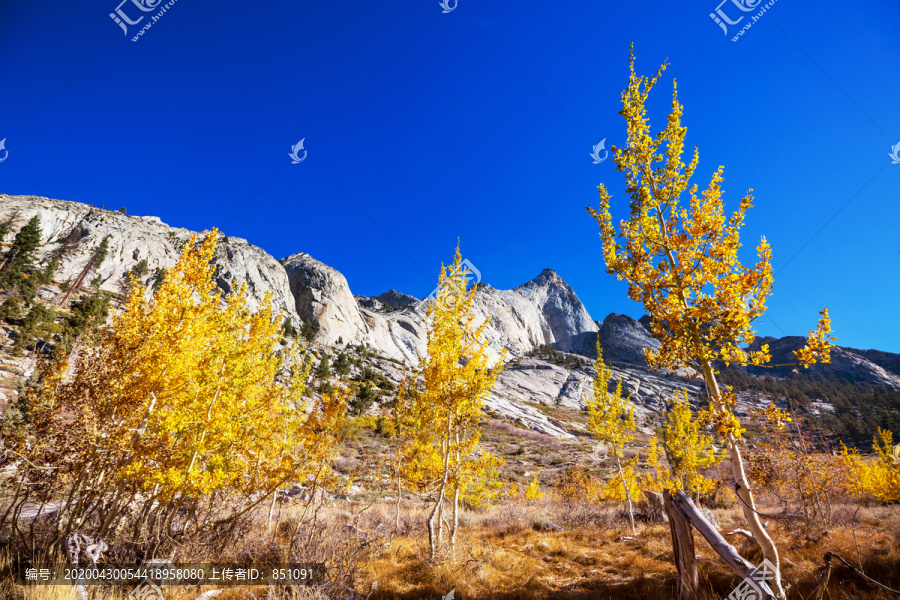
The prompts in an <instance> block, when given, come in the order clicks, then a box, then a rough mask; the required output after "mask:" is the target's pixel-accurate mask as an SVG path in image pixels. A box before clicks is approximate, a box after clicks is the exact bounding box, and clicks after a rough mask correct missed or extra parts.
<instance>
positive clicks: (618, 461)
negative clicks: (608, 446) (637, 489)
mask: <svg viewBox="0 0 900 600" xmlns="http://www.w3.org/2000/svg"><path fill="white" fill-rule="evenodd" d="M616 467H618V469H619V478H620V479H621V480H622V487H623V488H624V489H625V505H626V506H627V507H628V521H629V522H630V523H631V534H632V535H634V534H635V533H637V529H636V528H635V526H634V509H633V507H632V505H631V490H630V489H628V482H627V481H625V471H624V469H622V460H621V459H620V458H619V452H618V449H616Z"/></svg>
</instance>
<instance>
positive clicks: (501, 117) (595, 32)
mask: <svg viewBox="0 0 900 600" xmlns="http://www.w3.org/2000/svg"><path fill="white" fill-rule="evenodd" d="M118 1H119V0H109V1H106V0H101V1H91V2H61V1H53V0H47V1H45V2H41V3H39V4H35V3H33V2H25V1H24V0H3V2H2V4H0V53H2V54H0V56H2V61H0V83H2V85H0V139H2V138H6V150H8V151H9V155H8V158H7V159H6V160H5V161H4V162H3V163H0V192H4V193H11V194H35V195H42V196H49V197H51V198H63V199H75V200H77V201H81V202H88V203H91V204H95V205H100V204H104V205H105V206H106V207H107V208H114V209H117V208H119V207H121V206H127V207H128V212H129V213H132V214H140V215H157V216H159V217H161V218H162V219H163V221H165V222H166V223H169V224H170V225H175V226H183V227H188V228H192V229H203V228H208V227H212V226H218V227H220V228H221V229H223V230H224V232H225V233H226V234H227V235H232V236H240V237H244V238H247V239H249V240H250V241H251V242H252V243H254V244H257V245H259V246H262V247H263V248H265V249H266V250H267V251H268V252H270V253H271V254H272V255H274V256H275V257H276V258H281V257H284V256H286V255H289V254H292V253H294V252H300V251H303V252H308V253H310V254H311V255H313V256H314V257H316V258H318V259H319V260H322V261H324V262H325V263H327V264H329V265H332V266H334V267H335V268H337V269H339V270H340V271H342V272H343V273H344V274H345V275H346V276H347V279H348V280H349V282H350V286H351V288H352V290H353V291H354V293H362V294H367V295H373V294H377V293H380V292H382V291H384V290H386V289H388V288H396V289H398V290H401V291H404V292H407V293H411V294H415V295H416V296H419V297H422V296H425V295H427V294H428V293H429V292H430V291H431V289H432V288H433V286H434V283H435V281H436V279H437V270H438V268H439V266H440V263H441V261H442V260H443V261H447V260H449V259H450V258H451V256H452V251H453V247H454V244H455V243H456V239H457V237H460V238H461V240H462V250H463V254H464V255H465V256H466V257H467V258H469V259H470V260H471V261H472V262H473V263H474V264H475V265H476V266H477V267H478V268H479V270H480V271H481V272H482V274H483V277H484V281H486V282H488V283H490V284H491V285H493V286H495V287H498V288H509V287H513V286H516V285H518V284H521V283H523V282H525V281H527V280H529V279H531V278H532V277H534V276H535V275H537V274H538V273H539V272H540V271H541V269H543V268H545V267H551V268H553V269H555V270H556V271H557V272H559V273H560V275H562V276H563V277H564V278H565V279H566V281H568V282H569V283H570V284H571V285H572V287H573V288H574V289H575V290H576V292H577V293H578V294H579V295H580V296H581V298H582V299H583V300H584V302H585V303H586V305H587V307H588V309H589V310H590V312H591V314H592V316H593V317H594V318H595V319H598V320H599V319H603V318H604V317H605V316H606V315H607V314H608V313H610V312H622V313H626V314H630V315H632V316H635V317H637V316H640V314H641V308H640V307H639V306H638V305H636V304H634V303H632V302H631V301H629V300H628V299H627V297H626V296H625V287H624V284H623V283H621V282H616V281H615V280H614V279H613V278H612V277H610V276H608V275H606V274H605V272H604V269H603V265H602V259H601V254H600V242H599V238H598V236H597V227H596V224H595V223H594V222H593V220H592V219H591V218H590V217H589V215H588V214H587V213H586V212H585V210H584V207H585V205H587V204H593V203H595V202H596V200H597V192H596V186H597V185H598V184H600V183H602V182H606V183H607V184H609V185H610V187H611V188H612V190H613V191H614V193H615V198H614V200H615V201H616V202H617V203H618V204H617V206H618V207H619V209H618V214H617V215H616V216H622V215H624V210H622V209H623V208H624V207H627V198H626V197H625V196H624V194H623V193H622V187H623V186H622V179H621V174H620V173H617V172H616V171H615V166H614V165H613V163H612V161H611V160H607V161H605V162H603V163H601V164H598V165H594V164H592V161H591V159H590V157H589V156H588V154H589V152H590V151H591V146H592V145H593V144H596V143H597V142H599V141H600V140H601V139H603V138H606V140H607V141H606V146H607V148H608V147H609V146H610V145H612V144H621V143H622V142H623V139H624V136H623V131H622V119H621V117H620V116H619V115H618V114H617V111H618V110H619V93H620V91H621V89H622V87H623V86H624V84H625V82H626V78H627V68H628V64H627V58H628V46H629V44H630V43H632V42H634V44H635V52H636V54H637V57H638V69H639V70H640V71H642V72H644V73H650V72H652V71H653V70H655V69H656V67H657V66H658V65H659V64H660V63H661V62H662V61H663V60H664V59H665V58H666V57H668V58H669V61H670V62H671V67H670V68H669V71H668V72H667V75H666V77H665V79H664V86H665V87H664V89H661V90H660V93H659V94H658V95H657V96H656V97H655V98H654V99H653V100H652V102H651V108H652V110H653V111H654V114H653V115H652V117H653V118H654V119H655V122H656V124H657V125H661V124H662V123H663V121H662V120H661V119H662V117H663V116H664V111H665V110H666V109H667V107H668V102H669V91H670V89H671V77H672V76H673V75H677V79H678V82H679V90H680V98H681V100H682V101H683V103H684V105H685V118H684V120H685V123H686V124H687V125H688V127H689V131H688V141H689V143H690V144H692V145H693V144H698V145H699V146H700V152H701V164H700V169H699V173H700V174H701V176H700V177H698V179H697V181H698V182H699V183H701V185H702V184H703V183H705V181H706V180H707V179H708V176H709V174H710V173H711V172H712V171H713V170H715V168H716V167H717V166H718V165H720V164H721V165H725V175H726V182H725V186H726V192H727V193H726V198H727V200H728V201H730V202H731V203H732V204H731V206H734V203H735V202H737V200H738V199H739V198H740V196H741V195H742V193H743V192H744V191H745V190H746V189H747V188H749V187H753V188H754V189H755V193H756V196H757V202H756V207H755V208H754V209H753V210H752V211H751V212H750V214H749V217H748V222H747V225H746V227H745V229H744V236H745V237H744V239H745V243H746V245H747V249H748V250H750V249H752V247H754V246H755V245H756V242H757V241H758V239H759V237H760V236H761V235H766V236H767V237H768V239H769V240H770V241H771V242H772V244H773V246H774V266H775V270H776V272H777V276H776V280H775V293H774V296H773V297H772V299H771V302H770V307H771V308H770V311H769V313H768V314H767V315H766V318H765V320H764V322H762V323H760V331H761V333H762V334H765V335H775V336H781V335H784V334H785V333H788V334H794V335H798V334H804V333H805V332H806V331H808V330H809V329H811V328H813V327H814V325H815V321H816V318H817V316H818V315H817V313H818V310H819V309H820V308H822V307H824V306H828V307H830V308H831V310H832V315H833V319H834V327H835V331H836V334H837V336H838V343H840V344H844V345H849V346H855V347H861V348H880V349H883V350H889V351H893V352H900V320H898V311H897V308H898V297H900V234H898V222H900V219H898V217H900V208H898V191H897V190H898V189H900V165H892V164H891V161H890V159H889V157H888V153H889V152H890V150H891V147H892V146H893V145H894V144H896V143H898V142H900V29H898V23H900V5H898V4H897V2H895V1H892V0H861V1H857V2H846V1H840V2H839V1H837V0H823V1H821V2H815V3H811V2H798V1H796V0H778V1H777V2H776V3H775V4H774V5H773V6H772V7H771V8H770V9H769V10H768V12H766V14H764V15H763V16H762V18H761V19H759V21H758V22H756V23H755V24H754V25H753V26H752V27H751V28H750V29H748V30H747V31H746V32H745V33H744V35H743V36H742V37H741V38H739V41H737V42H732V41H731V35H733V34H734V33H735V32H736V31H737V30H738V29H739V28H740V27H741V26H743V25H744V24H745V23H746V22H748V21H749V20H750V17H749V15H753V14H755V13H756V11H753V12H748V13H742V12H741V11H739V10H737V8H736V7H735V4H733V3H732V1H731V0H728V1H727V2H726V3H725V4H722V5H721V9H722V11H723V12H724V13H725V14H726V15H727V16H728V17H729V18H730V19H732V20H734V19H736V18H737V16H738V15H741V14H746V15H748V16H746V17H745V19H744V20H743V21H742V22H741V23H739V24H738V25H737V26H733V27H732V28H731V33H730V34H729V35H728V36H726V35H724V34H723V32H722V30H721V29H720V28H719V27H718V26H717V25H716V24H715V23H714V22H713V20H712V19H711V18H710V17H709V14H710V13H711V12H713V11H714V10H715V9H716V6H717V0H703V1H694V0H690V1H683V2H658V1H645V2H640V3H637V2H597V1H595V0H593V1H590V2H562V3H553V2H536V1H533V0H521V1H511V0H497V1H494V2H487V3H485V2H473V1H472V0H459V3H458V5H457V7H456V9H455V10H453V11H452V12H449V13H447V14H443V13H442V9H441V7H440V6H439V4H438V1H437V0H419V1H417V2H405V1H399V2H396V1H395V2H327V1H322V0H293V1H273V2H259V3H249V2H234V1H232V0H220V1H218V2H213V1H211V0H178V1H177V2H175V4H174V5H173V6H171V8H170V9H169V10H168V11H167V12H166V13H165V14H163V15H162V16H161V17H160V18H159V20H158V21H157V22H155V23H154V24H153V26H152V27H151V28H150V29H148V30H146V31H145V33H144V34H143V36H142V37H140V38H139V41H137V42H132V41H131V36H132V35H134V34H135V33H136V32H137V31H138V30H139V29H140V27H142V26H143V25H144V24H146V23H147V22H148V21H149V16H147V17H145V18H144V19H143V21H141V22H140V23H139V24H138V25H136V26H132V27H130V28H129V30H130V33H129V35H128V36H126V35H125V34H124V33H123V31H122V29H120V28H119V26H118V25H117V24H116V23H115V22H114V21H113V20H112V19H111V18H110V17H109V14H110V13H112V12H113V11H115V9H116V7H117V3H118ZM734 1H735V2H739V0H734ZM134 2H135V3H140V2H141V0H134ZM143 2H144V4H145V5H150V6H154V5H156V4H157V2H158V0H143ZM744 3H745V4H750V5H755V4H757V3H758V2H756V0H744ZM159 4H160V6H159V7H157V9H156V10H154V11H153V12H148V13H143V12H141V11H140V10H138V8H137V7H136V5H135V4H134V3H133V2H132V0H127V2H126V3H125V4H122V5H121V10H122V12H123V14H125V15H126V16H127V17H128V18H130V19H132V20H136V19H137V17H138V16H139V15H143V14H146V15H155V14H156V12H157V11H158V10H160V9H161V7H162V5H163V4H165V2H160V3H159ZM759 4H762V3H759ZM757 10H758V9H757ZM301 138H305V150H306V151H307V152H308V155H307V157H306V159H305V160H304V161H303V162H301V163H300V164H296V165H294V164H291V160H290V158H289V157H288V154H289V152H290V151H291V147H292V146H293V145H294V144H296V143H297V142H298V141H299V140H300V139H301ZM3 155H4V154H3V153H2V152H0V158H2V156H3ZM301 155H302V153H301ZM747 258H748V259H752V258H753V255H752V252H748V254H747Z"/></svg>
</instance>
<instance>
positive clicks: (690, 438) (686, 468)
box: [663, 391, 722, 497]
mask: <svg viewBox="0 0 900 600" xmlns="http://www.w3.org/2000/svg"><path fill="white" fill-rule="evenodd" d="M705 417H706V415H705V414H701V415H698V416H697V417H696V418H695V415H694V414H693V413H692V412H691V404H690V402H689V400H688V395H687V392H686V391H684V392H681V393H676V394H675V398H674V399H673V401H672V406H671V408H670V409H669V412H668V413H667V414H666V426H665V429H664V431H663V448H664V449H665V452H666V462H668V463H669V470H670V472H669V476H668V481H667V486H668V487H669V488H670V489H672V490H684V491H685V492H687V493H688V494H690V495H691V496H695V497H699V496H700V494H704V493H707V492H710V491H712V490H713V489H714V488H715V481H714V480H712V479H710V478H708V477H706V476H704V475H703V474H702V473H701V471H702V470H703V469H706V468H708V467H711V466H713V465H715V464H717V463H719V462H720V461H721V460H722V456H721V455H720V454H719V453H717V452H716V450H715V448H714V447H713V438H712V436H711V435H707V434H706V433H704V432H703V425H704V423H705V422H706V418H705Z"/></svg>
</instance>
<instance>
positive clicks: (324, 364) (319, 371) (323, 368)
mask: <svg viewBox="0 0 900 600" xmlns="http://www.w3.org/2000/svg"><path fill="white" fill-rule="evenodd" d="M316 377H318V378H319V379H328V378H329V377H331V364H330V363H329V362H328V355H327V354H326V355H324V356H323V357H322V360H320V361H319V366H318V367H316Z"/></svg>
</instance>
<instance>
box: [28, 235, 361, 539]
mask: <svg viewBox="0 0 900 600" xmlns="http://www.w3.org/2000/svg"><path fill="white" fill-rule="evenodd" d="M217 237H218V232H217V231H213V232H212V233H210V234H209V235H208V236H207V237H206V238H205V239H204V240H203V241H202V242H198V241H197V240H196V239H195V238H193V239H192V240H191V242H190V244H188V245H187V247H186V248H185V249H184V251H183V253H182V255H181V257H180V258H179V260H178V263H177V264H176V266H175V267H173V268H171V269H168V270H167V271H166V276H165V280H164V282H163V284H162V286H161V288H160V289H159V291H158V292H157V293H156V294H155V296H153V297H151V298H149V299H148V298H147V297H146V295H145V293H144V289H143V287H142V286H140V285H137V286H135V288H134V289H133V290H132V293H131V295H130V297H129V299H128V302H127V304H126V305H125V307H124V310H123V311H122V313H121V314H118V315H116V316H115V318H114V319H113V323H112V327H111V329H110V330H108V331H105V332H103V333H102V335H101V336H100V340H99V343H98V345H97V347H96V348H94V349H92V350H91V351H90V352H88V353H87V355H86V356H85V357H84V358H83V359H82V360H80V361H79V362H78V363H77V365H76V366H75V369H74V372H71V373H66V372H65V371H64V368H65V360H64V359H61V360H60V361H59V365H58V367H59V368H58V369H57V370H56V372H55V373H54V375H53V376H51V377H48V378H47V379H46V385H45V387H44V389H43V390H42V396H41V397H40V398H37V399H36V402H35V404H36V405H38V406H41V407H43V411H44V412H43V415H42V421H43V430H44V432H45V439H43V440H42V443H41V444H39V445H38V446H37V447H36V451H38V452H44V453H45V456H46V457H48V459H49V460H52V461H54V462H53V464H56V465H57V466H58V467H59V469H60V470H59V474H60V477H59V479H60V480H61V481H65V482H66V484H67V485H68V488H67V489H66V491H65V493H66V495H67V497H68V498H69V501H68V502H67V503H66V505H65V506H64V507H63V508H62V509H61V510H60V511H59V515H58V519H59V522H58V535H60V536H65V535H68V533H69V532H71V531H76V530H78V529H79V528H80V527H81V526H82V525H83V524H84V523H85V522H86V521H87V519H88V518H89V517H92V516H96V517H97V519H98V522H99V528H98V530H97V533H98V534H99V535H104V534H106V533H107V532H110V531H112V532H115V531H116V528H117V526H118V525H117V524H118V523H120V522H121V520H122V518H124V517H126V516H127V515H132V517H128V518H129V519H132V520H131V524H130V526H131V527H132V528H133V532H134V536H135V538H137V537H140V535H141V532H142V531H149V530H151V529H152V530H153V531H155V532H156V535H158V534H160V533H161V534H163V535H169V536H172V535H174V534H175V533H178V534H180V535H184V534H187V533H190V532H192V531H197V530H198V529H199V528H201V527H216V526H218V525H220V524H222V523H228V522H232V521H233V520H234V519H237V518H239V517H241V516H242V515H244V514H246V513H247V512H248V511H250V510H251V509H252V508H254V507H255V506H256V505H257V504H259V503H260V502H261V501H262V500H263V499H265V498H266V497H268V496H270V495H271V494H273V493H274V492H275V490H276V489H277V488H278V487H279V486H281V485H284V484H285V483H287V482H289V481H304V480H305V479H306V478H307V476H309V477H312V478H318V477H320V476H321V475H322V474H323V473H324V474H327V472H329V471H330V469H328V465H329V464H330V459H331V457H332V455H333V451H334V448H335V445H336V443H337V440H338V438H337V431H338V429H339V428H340V425H341V423H342V421H343V418H344V413H345V409H346V403H347V396H348V392H347V391H346V390H340V391H338V392H336V393H334V394H331V395H325V396H324V397H323V398H321V399H312V398H309V397H305V396H304V394H303V392H304V389H305V386H306V379H307V375H308V371H309V366H308V361H303V360H301V357H300V356H299V351H298V350H297V348H296V347H293V348H291V349H289V350H288V352H289V354H290V355H292V357H293V367H291V368H290V371H292V373H291V374H290V375H288V376H287V377H283V376H280V375H279V371H280V370H282V369H283V368H284V367H285V362H284V360H283V359H282V357H281V353H280V352H279V349H280V345H279V340H280V338H281V336H280V329H281V324H280V321H281V320H280V319H279V318H276V315H274V314H273V310H272V303H271V298H270V297H269V296H268V295H267V296H266V297H265V299H264V300H263V302H262V305H261V307H260V309H259V310H258V311H252V310H250V309H249V308H248V306H247V296H246V290H245V286H239V287H236V288H235V289H234V290H233V291H232V292H231V293H229V294H228V295H224V294H223V293H222V291H221V290H219V289H218V288H217V287H216V283H215V277H214V271H215V268H214V266H213V265H211V263H210V260H211V259H212V256H213V252H214V250H215V245H216V239H217ZM126 507H131V508H130V509H129V510H125V508H126ZM134 507H137V508H136V509H135V508H134ZM228 507H230V508H228ZM176 521H178V522H179V523H180V526H179V527H178V528H176V527H175V523H176Z"/></svg>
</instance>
